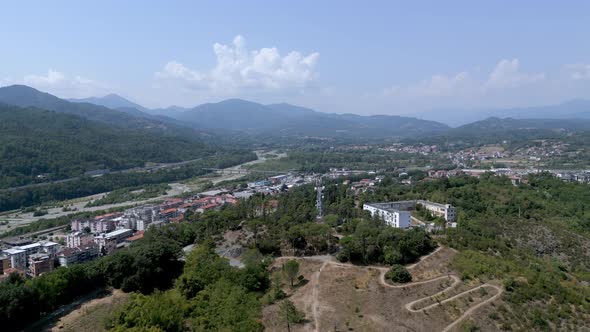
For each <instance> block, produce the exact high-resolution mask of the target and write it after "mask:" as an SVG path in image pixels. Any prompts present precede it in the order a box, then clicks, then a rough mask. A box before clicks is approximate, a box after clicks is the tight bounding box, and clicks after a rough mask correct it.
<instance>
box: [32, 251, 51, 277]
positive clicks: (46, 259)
mask: <svg viewBox="0 0 590 332" xmlns="http://www.w3.org/2000/svg"><path fill="white" fill-rule="evenodd" d="M53 267H54V259H53V256H52V255H51V254H47V253H41V252H40V253H36V254H32V255H30V256H29V274H30V275H31V276H32V277H38V276H40V275H42V274H44V273H47V272H50V271H53Z"/></svg>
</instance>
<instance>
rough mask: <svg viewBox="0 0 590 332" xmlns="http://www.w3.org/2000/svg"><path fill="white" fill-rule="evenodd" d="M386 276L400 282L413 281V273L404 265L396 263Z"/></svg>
mask: <svg viewBox="0 0 590 332" xmlns="http://www.w3.org/2000/svg"><path fill="white" fill-rule="evenodd" d="M385 278H387V279H389V280H391V281H393V282H398V283H406V282H410V281H412V275H411V274H410V272H408V269H406V268H405V267H404V266H403V265H399V264H394V265H392V266H391V269H389V271H387V273H386V274H385Z"/></svg>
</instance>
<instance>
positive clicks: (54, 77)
mask: <svg viewBox="0 0 590 332" xmlns="http://www.w3.org/2000/svg"><path fill="white" fill-rule="evenodd" d="M64 80H65V76H64V74H63V73H60V72H58V71H55V70H53V69H49V70H48V71H47V75H45V76H43V75H27V76H25V77H24V79H23V82H24V83H25V84H27V85H32V86H52V85H56V84H61V83H63V82H64Z"/></svg>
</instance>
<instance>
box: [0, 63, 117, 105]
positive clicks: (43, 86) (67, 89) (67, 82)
mask: <svg viewBox="0 0 590 332" xmlns="http://www.w3.org/2000/svg"><path fill="white" fill-rule="evenodd" d="M2 83H3V84H4V85H9V84H24V85H28V86H31V87H33V88H36V89H39V90H41V91H44V92H49V93H51V94H55V95H57V96H58V97H64V98H81V97H88V96H94V95H100V94H104V93H106V92H110V91H109V89H108V87H106V86H105V85H103V84H101V83H99V82H96V81H94V80H91V79H88V78H85V77H82V76H78V75H77V76H71V77H70V76H68V75H66V74H64V73H63V72H60V71H57V70H53V69H49V70H48V71H47V74H40V75H39V74H29V75H25V76H24V77H23V78H22V79H20V80H19V79H16V80H15V79H4V80H3V81H2Z"/></svg>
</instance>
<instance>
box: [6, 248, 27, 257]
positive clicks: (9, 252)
mask: <svg viewBox="0 0 590 332" xmlns="http://www.w3.org/2000/svg"><path fill="white" fill-rule="evenodd" d="M3 252H5V253H7V254H9V255H16V254H20V253H23V252H25V251H24V250H22V249H17V248H10V249H4V250H3Z"/></svg>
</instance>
